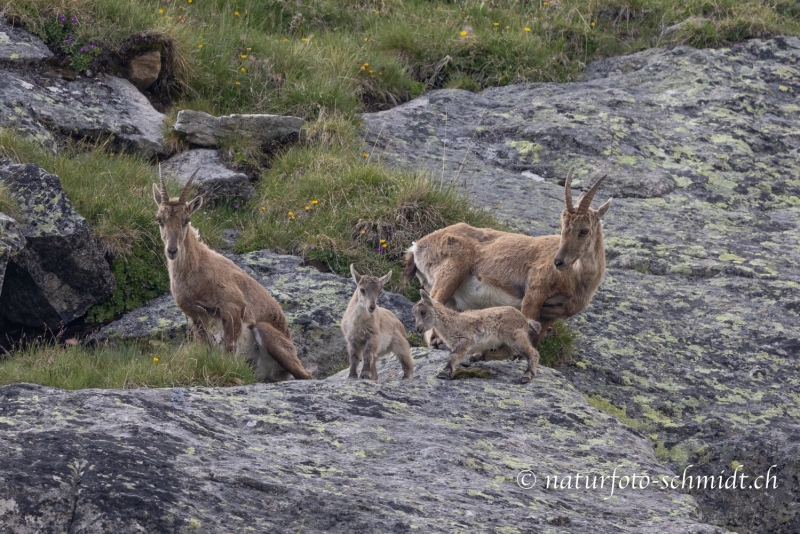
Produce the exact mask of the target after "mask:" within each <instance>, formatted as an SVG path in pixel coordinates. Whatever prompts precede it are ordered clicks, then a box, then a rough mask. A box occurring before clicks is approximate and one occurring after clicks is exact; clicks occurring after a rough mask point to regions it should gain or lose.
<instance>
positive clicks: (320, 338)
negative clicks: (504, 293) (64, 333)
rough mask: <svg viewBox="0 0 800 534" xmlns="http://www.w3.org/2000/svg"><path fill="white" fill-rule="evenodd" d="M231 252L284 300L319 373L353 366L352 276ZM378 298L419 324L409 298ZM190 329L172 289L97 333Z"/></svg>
mask: <svg viewBox="0 0 800 534" xmlns="http://www.w3.org/2000/svg"><path fill="white" fill-rule="evenodd" d="M228 257H229V258H230V259H231V260H233V261H234V262H235V263H236V264H237V265H238V266H239V267H241V268H242V269H244V270H245V272H247V273H248V274H249V275H250V276H252V277H253V278H254V279H255V280H257V281H258V282H259V283H260V284H261V285H263V286H264V287H265V288H267V290H268V291H269V292H270V294H272V296H273V297H274V298H275V300H277V301H278V303H279V304H280V305H281V308H283V311H284V313H285V314H286V319H287V320H288V322H289V328H290V330H291V332H292V339H293V340H294V344H295V346H296V347H297V354H298V356H299V357H300V358H301V359H302V360H303V361H305V362H306V363H307V364H313V365H316V366H317V367H318V374H319V376H330V375H331V374H333V373H335V372H336V371H339V370H341V369H343V368H345V367H346V366H347V361H348V360H347V347H346V345H345V341H344V336H343V335H342V330H341V320H342V315H344V311H345V309H346V308H347V303H348V302H349V300H350V297H351V296H352V294H353V291H354V290H355V285H354V284H353V282H352V280H351V279H349V278H345V277H342V276H338V275H335V274H330V273H321V272H319V271H317V270H316V269H314V268H313V267H302V266H301V263H302V261H303V260H302V258H299V257H297V256H286V255H279V254H275V253H272V252H270V251H268V250H261V251H257V252H251V253H249V254H242V255H228ZM378 304H379V305H380V306H383V307H384V308H387V309H389V310H391V311H392V312H393V313H394V314H395V315H397V317H398V318H399V319H400V321H401V322H402V323H403V325H404V326H405V327H406V330H408V331H410V330H412V329H413V326H414V317H413V316H412V315H411V306H412V304H411V302H409V301H408V299H406V298H405V297H403V296H401V295H398V294H396V293H390V292H384V293H383V294H381V296H380V298H379V299H378ZM185 334H186V316H185V315H184V314H183V312H182V311H181V310H180V308H178V306H177V304H175V299H173V298H172V295H171V294H166V295H163V296H161V297H159V298H157V299H155V300H153V301H151V302H149V303H148V304H146V305H144V306H143V307H141V308H138V309H136V310H133V311H131V312H129V313H127V314H125V315H124V316H123V317H122V318H120V319H119V320H118V321H115V322H113V323H111V324H109V325H107V326H104V327H103V328H101V329H100V331H99V332H98V333H97V334H96V336H95V339H97V340H99V341H102V340H107V339H109V340H128V339H141V338H153V337H164V338H176V337H183V336H184V335H185Z"/></svg>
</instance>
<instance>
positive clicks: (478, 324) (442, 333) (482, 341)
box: [412, 290, 541, 384]
mask: <svg viewBox="0 0 800 534" xmlns="http://www.w3.org/2000/svg"><path fill="white" fill-rule="evenodd" d="M420 295H421V296H422V299H421V300H420V301H419V302H417V303H416V304H415V305H414V307H413V308H412V312H413V313H414V319H415V321H416V326H417V332H419V333H422V332H425V331H427V330H431V329H433V330H435V331H436V333H437V334H438V335H439V337H440V338H441V339H442V340H443V341H444V342H445V343H447V346H448V347H450V351H451V352H450V358H449V359H448V360H447V365H446V366H445V368H444V370H443V371H442V372H441V373H439V375H437V376H438V377H439V378H447V379H450V378H452V377H453V372H454V371H455V367H456V366H457V365H458V363H459V362H460V361H461V360H462V359H463V358H464V356H466V355H467V354H469V353H470V352H483V351H486V350H493V349H497V348H500V347H508V349H510V350H511V351H512V352H513V353H515V354H519V355H520V356H522V357H523V358H525V359H526V360H527V361H528V369H527V370H526V371H525V374H523V375H522V379H521V380H520V381H521V382H522V383H523V384H525V383H527V382H530V380H531V378H533V377H534V376H536V367H537V365H538V364H539V351H537V350H536V349H535V348H534V346H533V344H532V341H533V340H535V339H536V337H537V335H538V334H539V331H540V329H541V325H540V324H539V323H538V322H536V321H532V320H530V319H526V318H525V316H524V315H522V313H521V312H520V311H519V310H517V309H516V308H512V307H511V306H499V307H496V308H488V309H485V310H472V311H465V312H462V313H459V312H457V311H454V310H451V309H449V308H447V307H445V306H444V305H443V304H440V303H438V302H436V301H435V300H433V299H431V297H430V295H428V293H427V292H425V291H424V290H423V291H421V292H420Z"/></svg>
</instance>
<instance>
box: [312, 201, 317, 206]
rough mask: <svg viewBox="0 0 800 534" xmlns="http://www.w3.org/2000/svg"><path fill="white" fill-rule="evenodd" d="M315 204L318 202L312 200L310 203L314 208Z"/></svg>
mask: <svg viewBox="0 0 800 534" xmlns="http://www.w3.org/2000/svg"><path fill="white" fill-rule="evenodd" d="M317 204H319V200H312V201H311V205H312V206H316V205H317Z"/></svg>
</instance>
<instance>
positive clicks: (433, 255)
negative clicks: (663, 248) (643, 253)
mask: <svg viewBox="0 0 800 534" xmlns="http://www.w3.org/2000/svg"><path fill="white" fill-rule="evenodd" d="M604 178H605V176H604V177H603V178H601V179H600V180H598V181H597V183H595V184H594V185H593V186H592V187H591V189H589V191H588V192H587V193H586V194H585V195H583V196H581V198H580V199H579V201H578V204H577V206H573V204H572V191H571V189H570V182H571V179H572V171H570V173H569V176H568V177H567V181H566V184H565V188H564V191H565V193H564V194H565V203H566V208H565V209H564V211H563V212H562V214H561V235H560V236H558V235H550V236H540V237H531V236H526V235H520V234H514V233H509V232H501V231H498V230H493V229H490V228H474V227H472V226H469V225H468V224H465V223H459V224H454V225H452V226H448V227H446V228H443V229H441V230H437V231H436V232H433V233H431V234H429V235H427V236H425V237H423V238H422V239H420V240H419V241H417V242H416V243H414V244H413V246H412V247H411V248H410V249H409V250H408V251H407V253H406V269H405V272H414V271H416V275H417V278H419V280H420V282H421V283H422V286H423V287H424V288H425V289H427V290H428V291H429V292H430V294H431V297H432V298H433V299H434V300H436V301H438V302H440V303H442V304H445V305H447V306H448V307H450V308H453V309H457V310H470V309H482V308H489V307H493V306H505V305H507V306H513V307H515V308H517V309H520V310H521V311H522V313H523V315H524V316H525V317H527V318H529V319H533V320H534V321H539V322H541V324H542V329H541V332H540V334H539V335H537V337H536V340H535V342H534V346H538V344H539V339H540V337H541V335H543V333H544V332H546V331H547V328H548V327H549V326H550V325H551V324H552V323H553V322H554V321H555V320H556V319H566V318H568V317H572V316H573V315H575V314H576V313H578V312H580V311H582V310H583V309H585V308H586V306H588V305H589V302H590V301H591V300H592V296H593V295H594V293H595V291H596V290H597V288H598V286H599V285H600V282H601V281H602V280H603V276H604V274H605V270H606V255H605V248H604V245H603V227H602V221H601V218H602V217H603V216H604V215H605V213H606V212H607V211H608V208H609V207H610V205H611V199H609V200H608V201H607V202H606V203H605V204H603V205H602V206H600V207H599V208H598V209H597V210H594V209H592V208H590V207H589V204H591V201H592V198H593V197H594V194H595V191H596V190H597V187H598V186H599V185H600V183H601V182H602V181H603V179H604ZM412 264H413V265H414V267H413V268H412V267H411V265H412Z"/></svg>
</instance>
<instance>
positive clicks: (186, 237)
mask: <svg viewBox="0 0 800 534" xmlns="http://www.w3.org/2000/svg"><path fill="white" fill-rule="evenodd" d="M196 175H197V171H195V173H194V174H193V175H192V177H191V178H189V181H188V182H187V183H186V186H184V188H183V191H182V192H181V195H180V197H178V198H169V195H167V185H166V183H165V182H164V178H162V177H161V168H160V167H159V180H160V182H161V187H160V188H159V187H158V186H157V185H156V184H153V198H154V199H155V201H156V205H157V206H158V213H157V215H156V222H157V223H158V226H159V228H160V230H161V239H162V240H163V241H164V251H165V253H166V255H167V269H168V270H169V288H170V291H171V292H172V296H173V297H174V298H175V302H177V303H178V306H179V307H180V309H181V310H183V312H184V313H185V314H186V316H187V317H188V320H189V326H190V327H191V329H192V333H193V334H194V338H195V340H196V341H198V342H205V343H209V344H213V345H219V344H222V345H224V347H225V349H226V350H228V351H230V352H236V353H237V354H242V355H245V356H246V358H247V360H248V361H250V362H251V363H252V365H253V366H254V368H255V371H256V375H257V376H258V378H259V379H260V380H272V381H276V380H287V379H289V378H291V377H292V376H294V377H295V378H303V379H311V378H313V376H312V375H311V373H309V372H308V371H307V370H306V369H305V368H304V367H303V365H302V364H301V363H300V360H299V359H298V358H297V352H296V351H295V347H294V343H292V337H291V334H290V333H289V328H288V326H287V325H286V317H285V316H284V315H283V310H282V309H281V307H280V305H278V303H277V302H275V299H273V298H272V296H271V295H270V294H269V293H268V292H267V290H266V289H264V288H263V287H262V286H261V284H259V283H258V282H256V281H255V280H253V279H252V278H251V277H250V276H248V275H247V273H245V272H244V271H243V270H242V269H240V268H239V267H238V266H236V265H235V264H234V263H233V262H232V261H231V260H229V259H228V258H226V257H224V256H222V255H221V254H218V253H216V252H214V251H213V250H211V249H210V248H208V247H207V246H206V245H205V244H204V243H203V242H201V241H200V238H199V236H198V234H197V230H195V229H194V228H193V227H192V225H191V223H190V221H189V219H190V217H191V216H192V213H194V212H195V211H196V210H197V209H198V208H199V207H200V206H201V205H202V204H203V198H202V197H195V198H194V199H193V200H192V201H191V202H186V196H187V194H188V193H189V189H190V188H191V185H192V182H193V181H194V177H195V176H196Z"/></svg>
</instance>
